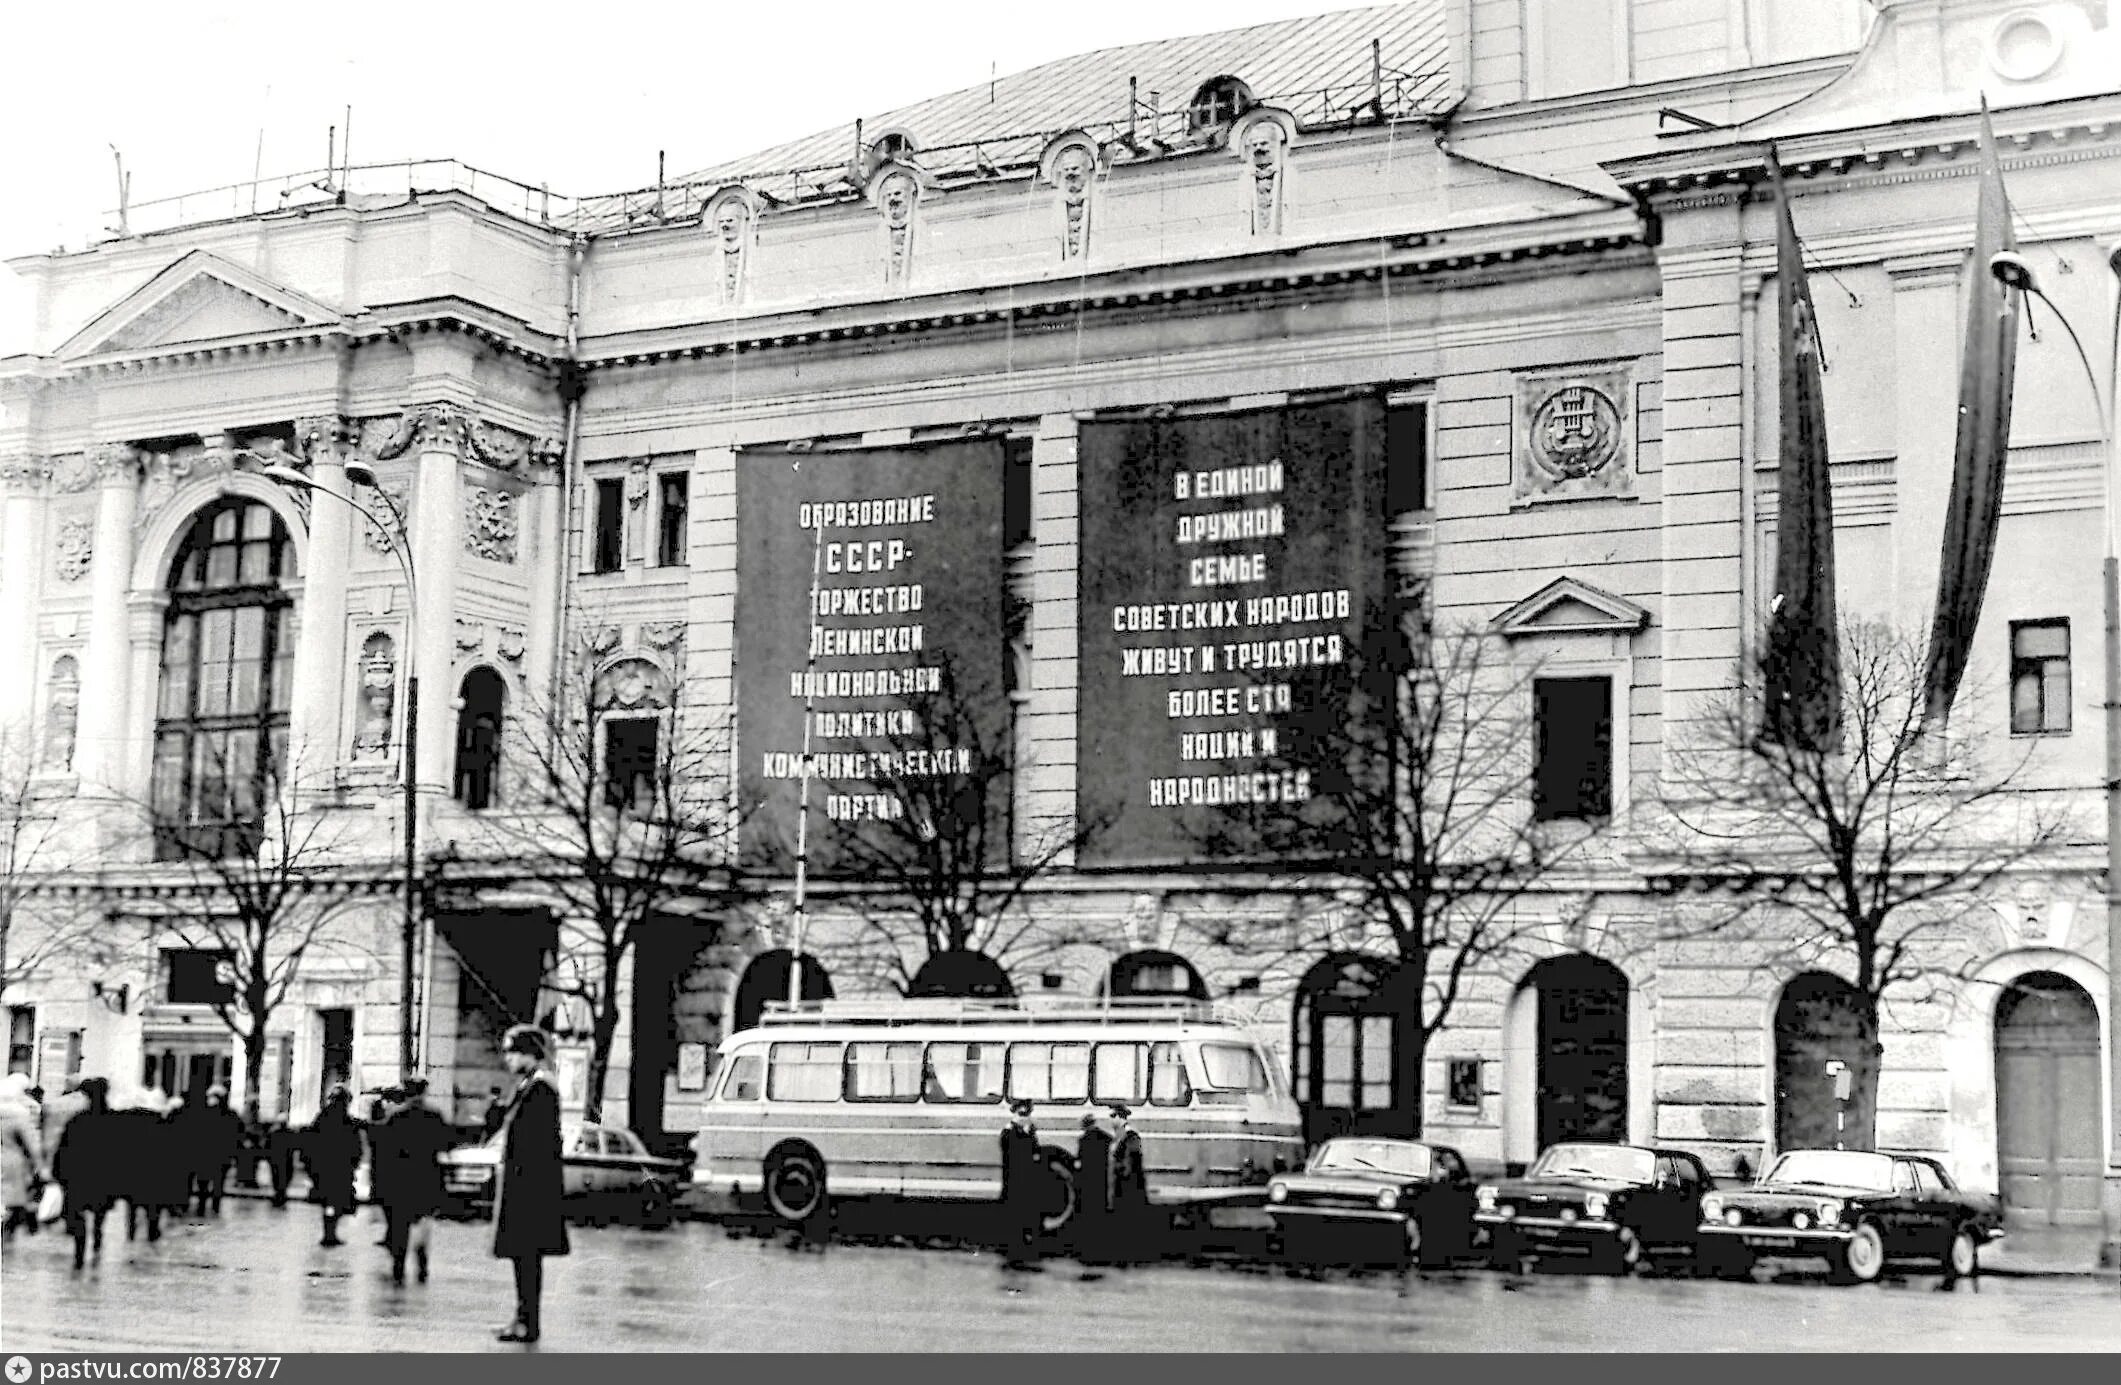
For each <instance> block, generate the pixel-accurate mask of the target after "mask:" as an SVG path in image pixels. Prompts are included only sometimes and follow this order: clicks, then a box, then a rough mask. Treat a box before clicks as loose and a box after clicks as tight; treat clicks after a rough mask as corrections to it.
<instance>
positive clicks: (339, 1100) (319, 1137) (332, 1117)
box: [305, 1087, 361, 1246]
mask: <svg viewBox="0 0 2121 1385" xmlns="http://www.w3.org/2000/svg"><path fill="white" fill-rule="evenodd" d="M352 1105H353V1096H352V1094H351V1093H349V1092H348V1091H347V1090H346V1089H345V1088H344V1087H333V1088H332V1089H331V1092H330V1094H329V1095H327V1096H326V1097H325V1098H324V1109H323V1110H322V1111H319V1112H318V1113H317V1119H316V1121H315V1122H314V1123H313V1124H311V1126H310V1127H309V1138H308V1140H307V1141H305V1145H306V1155H307V1158H308V1161H309V1179H310V1182H311V1183H313V1184H315V1185H316V1193H317V1201H319V1202H321V1203H322V1204H323V1205H324V1238H323V1239H322V1240H320V1241H319V1242H318V1243H317V1244H319V1245H324V1246H337V1245H344V1244H345V1242H343V1241H341V1240H340V1239H339V1219H340V1218H341V1217H350V1216H352V1215H353V1214H354V1213H355V1211H357V1210H358V1207H357V1204H356V1200H355V1198H354V1172H355V1170H357V1169H359V1168H360V1166H361V1123H360V1122H359V1121H357V1120H355V1119H354V1118H353V1114H352V1111H351V1109H350V1108H351V1107H352Z"/></svg>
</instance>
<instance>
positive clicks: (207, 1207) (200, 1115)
mask: <svg viewBox="0 0 2121 1385" xmlns="http://www.w3.org/2000/svg"><path fill="white" fill-rule="evenodd" d="M171 1123H172V1124H173V1125H174V1126H175V1128H176V1130H177V1135H178V1143H179V1145H180V1146H181V1148H182V1152H183V1156H184V1169H185V1190H184V1191H185V1206H186V1207H187V1208H188V1209H196V1210H197V1212H198V1214H199V1215H200V1216H202V1217H203V1216H205V1215H206V1214H207V1213H208V1212H209V1211H211V1212H212V1213H213V1214H214V1215H215V1216H219V1215H220V1214H221V1200H222V1197H223V1196H224V1195H225V1194H226V1192H227V1188H228V1166H229V1164H230V1163H231V1162H232V1161H233V1160H234V1159H235V1157H236V1149H237V1146H238V1145H240V1144H242V1142H243V1121H242V1119H241V1118H240V1117H238V1116H237V1115H236V1113H235V1112H234V1111H231V1110H229V1109H228V1089H227V1088H226V1087H221V1086H213V1087H209V1088H207V1089H206V1091H205V1092H204V1093H201V1094H199V1096H198V1098H197V1099H196V1100H192V1099H187V1100H186V1101H185V1103H184V1105H183V1106H182V1107H181V1108H179V1109H178V1111H177V1113H176V1114H175V1115H174V1116H173V1117H172V1118H171Z"/></svg>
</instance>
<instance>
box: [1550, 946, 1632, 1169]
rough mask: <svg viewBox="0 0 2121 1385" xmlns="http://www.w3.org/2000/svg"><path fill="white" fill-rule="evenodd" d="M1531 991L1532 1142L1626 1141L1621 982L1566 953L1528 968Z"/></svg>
mask: <svg viewBox="0 0 2121 1385" xmlns="http://www.w3.org/2000/svg"><path fill="white" fill-rule="evenodd" d="M1525 984H1527V985H1529V986H1532V987H1534V988H1535V989H1536V990H1537V992H1538V996H1539V1147H1540V1148H1541V1149H1545V1148H1546V1147H1547V1146H1548V1145H1552V1144H1558V1143H1560V1142H1561V1141H1563V1140H1592V1141H1609V1142H1611V1143H1614V1144H1625V1143H1626V1142H1627V1138H1628V979H1627V977H1626V976H1624V975H1622V974H1621V971H1620V969H1619V968H1618V967H1616V966H1614V965H1613V964H1612V963H1610V962H1602V961H1600V960H1599V959H1598V958H1596V957H1591V956H1587V955H1585V954H1583V953H1580V952H1579V953H1573V954H1571V955H1569V956H1567V957H1550V958H1548V959H1547V960H1546V961H1544V962H1541V963H1540V964H1539V965H1538V966H1536V967H1534V968H1532V972H1531V975H1530V976H1528V977H1527V978H1526V979H1525Z"/></svg>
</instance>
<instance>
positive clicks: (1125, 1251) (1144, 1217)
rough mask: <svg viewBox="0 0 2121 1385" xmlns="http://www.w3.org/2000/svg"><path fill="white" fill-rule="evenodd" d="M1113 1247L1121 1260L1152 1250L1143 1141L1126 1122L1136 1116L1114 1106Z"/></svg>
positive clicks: (1132, 1258) (1123, 1108)
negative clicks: (1143, 1161)
mask: <svg viewBox="0 0 2121 1385" xmlns="http://www.w3.org/2000/svg"><path fill="white" fill-rule="evenodd" d="M1111 1109H1112V1202H1111V1207H1112V1221H1111V1229H1112V1244H1113V1247H1114V1249H1116V1250H1117V1251H1118V1252H1119V1254H1120V1256H1121V1258H1122V1259H1127V1260H1137V1259H1141V1258H1142V1257H1143V1256H1144V1255H1145V1254H1146V1252H1147V1251H1148V1249H1149V1244H1148V1243H1149V1238H1150V1224H1149V1182H1148V1177H1147V1171H1146V1170H1145V1169H1144V1167H1143V1165H1142V1137H1141V1136H1140V1135H1138V1134H1136V1133H1135V1132H1134V1130H1133V1129H1132V1127H1130V1126H1129V1125H1128V1124H1127V1122H1128V1121H1129V1120H1130V1119H1131V1118H1132V1117H1133V1115H1134V1113H1133V1112H1132V1111H1130V1110H1128V1109H1127V1108H1126V1107H1125V1106H1123V1105H1120V1104H1118V1103H1114V1104H1113V1106H1112V1108H1111Z"/></svg>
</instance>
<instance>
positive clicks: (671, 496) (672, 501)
mask: <svg viewBox="0 0 2121 1385" xmlns="http://www.w3.org/2000/svg"><path fill="white" fill-rule="evenodd" d="M690 480H691V477H690V476H689V475H688V474H687V473H685V472H682V471H666V472H664V473H662V475H660V476H658V477H657V478H656V506H655V561H656V566H658V567H683V566H684V565H685V497H686V485H687V483H688V482H689V481H690Z"/></svg>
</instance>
